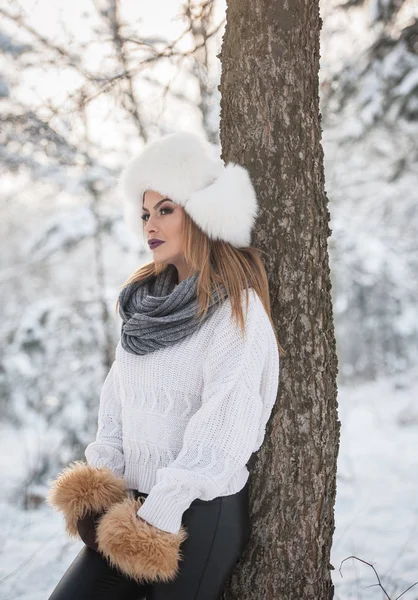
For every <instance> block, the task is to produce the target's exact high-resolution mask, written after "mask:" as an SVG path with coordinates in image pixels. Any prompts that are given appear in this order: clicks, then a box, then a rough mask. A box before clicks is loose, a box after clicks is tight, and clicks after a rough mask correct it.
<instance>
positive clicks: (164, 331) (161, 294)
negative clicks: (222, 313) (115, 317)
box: [119, 264, 225, 354]
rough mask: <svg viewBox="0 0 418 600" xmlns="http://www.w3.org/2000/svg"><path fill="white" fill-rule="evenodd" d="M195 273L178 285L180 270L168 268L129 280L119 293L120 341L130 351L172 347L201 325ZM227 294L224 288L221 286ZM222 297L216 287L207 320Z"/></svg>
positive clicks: (172, 266) (143, 351)
mask: <svg viewBox="0 0 418 600" xmlns="http://www.w3.org/2000/svg"><path fill="white" fill-rule="evenodd" d="M198 277H199V273H198V272H196V273H194V274H193V275H191V276H190V277H188V278H187V279H183V281H180V283H179V284H178V285H177V287H176V282H177V269H176V267H175V266H174V265H172V264H169V265H168V267H167V268H166V269H165V270H164V271H163V272H162V273H160V274H159V275H157V276H155V275H150V276H149V277H147V278H145V279H143V280H142V281H139V282H135V283H130V284H128V285H127V286H125V287H124V288H123V289H122V290H121V292H120V294H119V314H120V316H121V317H122V330H121V344H122V347H123V348H124V350H126V351H127V352H130V353H131V354H148V352H153V351H154V350H159V349H160V348H164V347H165V346H171V345H173V344H175V343H176V342H178V341H180V340H182V339H183V338H185V337H187V336H188V335H190V334H191V333H193V332H194V331H196V329H198V328H199V327H200V319H201V317H199V318H197V309H198V301H197V280H198ZM221 292H222V293H223V295H224V296H225V288H224V287H223V286H221ZM220 299H221V298H220V296H218V294H217V292H216V291H215V290H214V291H213V294H212V298H211V301H210V304H209V308H208V312H207V314H206V316H205V319H204V320H206V319H207V318H208V317H209V316H210V315H211V314H212V313H213V312H214V310H215V309H216V308H217V306H218V304H219V302H220Z"/></svg>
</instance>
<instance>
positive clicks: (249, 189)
mask: <svg viewBox="0 0 418 600" xmlns="http://www.w3.org/2000/svg"><path fill="white" fill-rule="evenodd" d="M184 208H185V210H186V211H187V212H188V213H189V215H190V216H191V218H192V219H193V220H194V221H195V222H196V223H197V224H198V225H199V226H200V227H201V229H202V230H203V231H204V232H205V233H206V234H207V235H208V236H209V237H210V238H212V239H220V240H225V241H228V242H229V243H230V244H232V245H233V246H237V247H240V246H241V247H243V246H249V245H250V243H251V229H252V227H253V225H254V222H255V219H256V217H257V214H258V203H257V196H256V193H255V190H254V187H253V185H252V182H251V179H250V175H249V173H248V171H247V169H245V168H244V167H242V166H241V165H238V164H235V163H232V162H231V163H228V164H227V165H226V166H225V167H224V169H223V171H222V173H221V174H220V175H219V177H217V179H216V180H215V181H214V182H213V183H211V184H210V185H209V186H207V187H205V188H203V189H201V190H198V191H196V192H194V193H193V194H192V195H191V196H190V198H189V199H188V200H187V202H185V204H184Z"/></svg>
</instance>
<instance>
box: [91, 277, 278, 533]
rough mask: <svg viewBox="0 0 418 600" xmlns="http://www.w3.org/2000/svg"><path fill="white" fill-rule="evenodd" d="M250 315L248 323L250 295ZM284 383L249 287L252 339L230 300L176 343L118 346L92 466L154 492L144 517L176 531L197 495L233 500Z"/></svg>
mask: <svg viewBox="0 0 418 600" xmlns="http://www.w3.org/2000/svg"><path fill="white" fill-rule="evenodd" d="M243 309H244V317H245V309H246V300H245V294H244V295H243ZM278 386H279V352H278V348H277V344H276V340H275V336H274V332H273V329H272V327H271V324H270V321H269V318H268V316H267V314H266V312H265V310H264V307H263V304H262V302H261V300H260V298H259V297H258V295H257V294H256V292H254V291H253V290H252V289H250V291H249V306H248V315H247V316H246V338H245V339H244V338H243V337H242V334H241V331H240V329H239V328H238V327H237V326H236V325H235V323H234V321H233V320H232V314H231V304H230V301H229V300H228V299H227V300H226V301H225V303H224V304H223V305H220V306H219V307H218V308H217V310H216V311H215V312H214V314H213V315H211V317H210V318H208V319H207V320H206V321H205V322H204V323H203V324H202V326H201V327H200V328H199V329H198V330H197V331H195V332H194V333H192V334H190V335H189V336H188V337H187V338H185V339H183V340H181V341H180V342H178V343H177V344H175V345H173V346H169V347H166V348H161V349H159V350H156V351H155V352H150V353H148V354H145V355H134V354H131V353H128V352H126V351H125V350H124V349H123V348H122V346H121V343H120V342H119V343H118V345H117V347H116V358H115V361H114V363H113V365H112V367H111V369H110V371H109V374H108V376H107V378H106V380H105V382H104V385H103V389H102V394H101V398H100V408H99V418H98V432H97V437H96V441H95V442H92V443H91V444H89V445H88V446H87V448H86V451H85V456H86V459H87V462H88V463H89V464H90V465H92V466H108V467H109V468H111V469H112V470H113V471H114V472H115V474H117V475H123V477H124V478H125V480H126V483H127V485H128V487H130V488H132V489H137V490H139V491H140V492H143V493H147V494H149V495H148V497H147V498H146V499H145V501H144V502H143V504H142V506H141V507H140V508H139V510H138V513H137V514H138V515H139V516H140V517H142V518H143V519H144V520H146V521H148V522H149V523H150V524H152V525H154V526H155V527H158V528H159V529H162V530H164V531H168V532H170V533H177V532H178V531H179V529H180V526H181V522H182V515H183V513H184V511H185V510H187V508H188V507H189V506H190V504H191V503H192V502H193V500H194V499H195V498H200V499H202V500H212V499H213V498H216V497H217V496H228V495H230V494H234V493H236V492H238V491H239V490H241V489H242V487H243V486H244V485H245V483H246V481H247V479H248V476H249V472H248V469H247V467H246V463H247V462H248V460H249V459H250V457H251V455H252V453H253V452H255V451H256V450H258V449H259V448H260V446H261V444H262V442H263V440H264V436H265V427H266V424H267V421H268V419H269V417H270V414H271V411H272V408H273V405H274V402H275V400H276V397H277V392H278Z"/></svg>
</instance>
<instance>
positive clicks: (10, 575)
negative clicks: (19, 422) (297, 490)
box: [0, 372, 418, 600]
mask: <svg viewBox="0 0 418 600" xmlns="http://www.w3.org/2000/svg"><path fill="white" fill-rule="evenodd" d="M417 396H418V372H416V373H410V374H409V375H408V376H406V375H404V376H397V377H396V378H390V379H389V378H388V379H380V380H379V381H377V382H375V383H370V384H362V385H360V386H358V387H353V386H350V388H344V387H340V389H339V416H340V420H341V424H342V427H341V445H340V455H339V463H338V491H337V502H336V509H335V515H336V531H335V533H334V543H333V548H332V553H331V563H332V564H333V566H334V567H335V570H334V571H333V572H332V576H333V581H334V584H335V590H336V593H335V598H336V600H348V599H354V598H355V599H357V600H363V599H375V600H380V599H381V598H383V595H382V594H383V592H382V591H381V590H380V589H379V588H377V587H368V586H373V585H375V584H376V583H377V580H376V577H375V575H374V573H373V571H372V569H371V568H370V567H368V566H367V565H364V564H362V563H360V562H359V561H355V560H353V559H350V560H348V561H346V562H345V563H344V564H343V566H342V573H343V577H341V575H340V573H339V570H338V569H339V567H340V564H341V561H342V560H344V558H346V557H348V556H350V555H356V556H358V557H359V558H361V559H363V560H365V561H367V562H370V563H373V565H374V567H375V569H376V571H377V572H378V574H379V576H380V578H381V581H382V584H383V585H384V586H385V588H386V590H387V592H388V594H389V596H390V597H391V598H393V599H394V598H396V597H397V596H399V595H400V594H401V592H403V591H404V590H405V589H406V588H407V587H409V586H410V585H412V584H413V583H415V581H418V544H417V538H418V501H417V500H418V477H417V473H418V404H417V399H418V398H417ZM38 433H39V432H36V431H34V430H33V429H32V430H26V431H19V432H16V431H14V430H12V429H10V427H7V428H6V427H5V426H4V425H3V426H2V427H1V430H0V440H1V441H0V451H1V452H0V454H1V459H0V460H1V469H2V474H3V477H2V484H3V485H2V498H1V505H0V510H1V522H2V527H1V531H2V536H1V537H2V542H1V550H0V552H1V554H0V556H1V560H0V597H1V598H2V600H21V599H22V600H23V599H24V600H45V599H46V598H47V597H48V595H49V594H50V593H51V592H52V590H53V589H54V587H55V585H56V583H57V582H58V581H59V579H60V577H61V576H62V575H63V573H64V572H65V570H66V569H67V567H68V566H69V565H70V563H71V562H72V560H73V559H74V558H75V556H76V555H77V553H78V552H79V550H80V549H81V548H82V542H77V541H71V540H69V539H68V538H67V537H66V534H65V532H64V526H63V521H62V518H61V516H60V515H59V514H56V513H54V511H53V510H52V509H51V508H49V507H48V506H47V505H46V504H42V503H41V504H40V505H39V507H38V508H34V509H29V510H23V509H22V506H21V503H20V502H19V498H18V497H16V490H18V489H20V486H21V485H22V483H21V482H22V480H23V479H24V477H25V476H27V472H28V464H29V465H30V456H31V454H32V450H33V449H34V448H35V447H37V445H38V444H39V441H38V440H39V435H38ZM30 489H31V490H32V489H33V490H34V489H35V488H32V486H31V488H30ZM38 491H39V490H38ZM403 598H405V599H406V600H416V599H417V598H418V586H416V587H415V588H413V589H412V590H410V591H409V592H407V594H405V595H404V596H403ZM260 600H262V599H261V598H260ZM312 600H314V599H312Z"/></svg>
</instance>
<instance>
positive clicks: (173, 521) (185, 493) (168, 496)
mask: <svg viewBox="0 0 418 600" xmlns="http://www.w3.org/2000/svg"><path fill="white" fill-rule="evenodd" d="M199 495H200V491H199V490H197V489H195V488H192V487H189V486H186V485H185V484H183V483H180V482H177V481H176V482H170V483H166V482H164V481H161V482H159V483H157V484H156V485H154V487H153V488H152V489H151V491H150V493H149V494H148V496H147V497H146V498H145V500H144V502H143V503H142V505H141V507H140V508H139V509H138V511H137V513H136V514H137V515H138V517H141V518H142V519H144V520H145V521H147V522H148V523H150V524H151V525H154V527H157V528H158V529H162V530H163V531H168V532H169V533H178V532H179V530H180V527H181V524H182V517H183V513H184V512H185V511H186V510H187V509H188V508H189V506H190V504H191V503H192V502H193V500H195V498H198V497H199Z"/></svg>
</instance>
